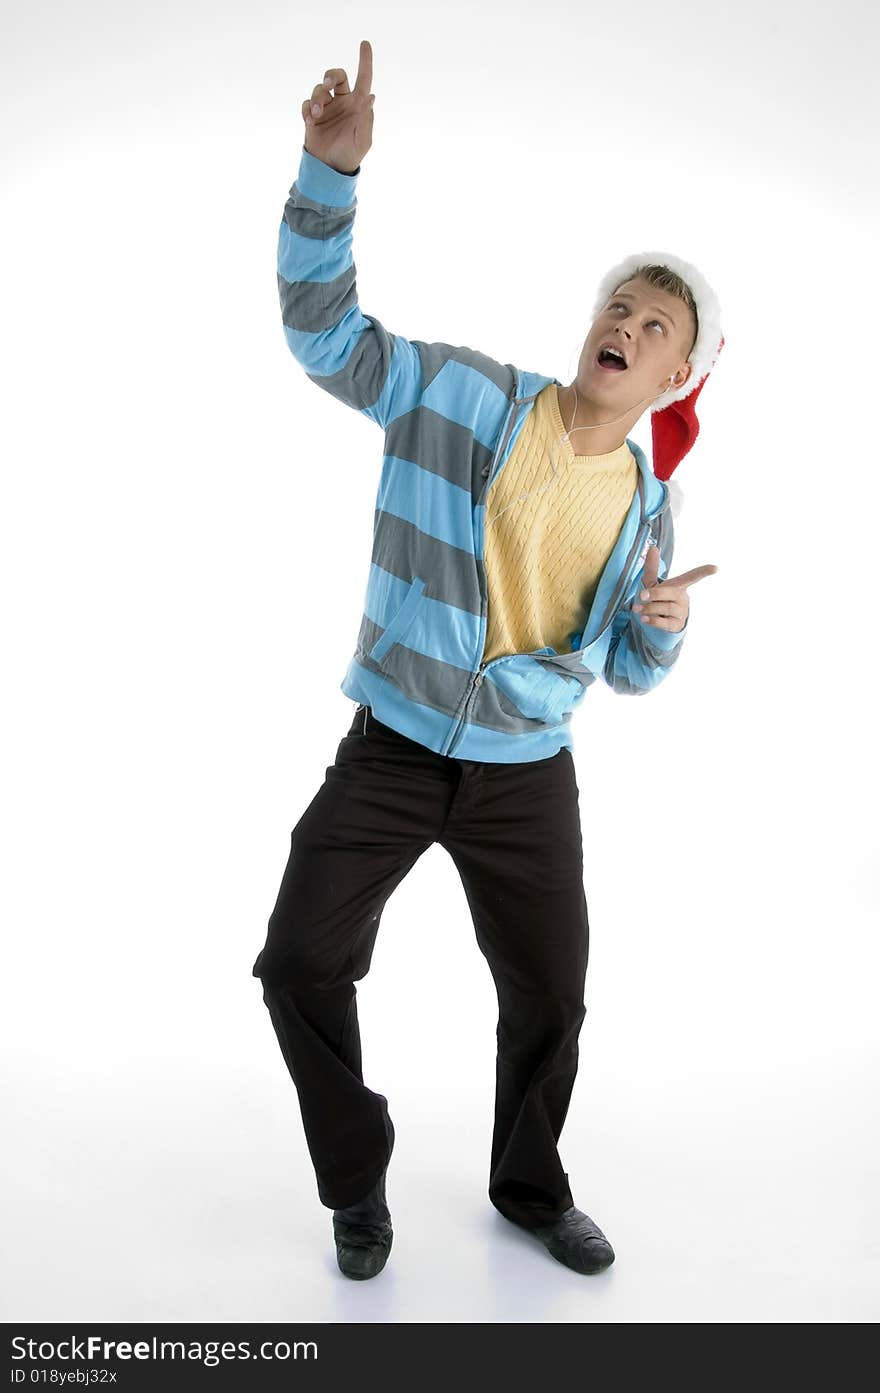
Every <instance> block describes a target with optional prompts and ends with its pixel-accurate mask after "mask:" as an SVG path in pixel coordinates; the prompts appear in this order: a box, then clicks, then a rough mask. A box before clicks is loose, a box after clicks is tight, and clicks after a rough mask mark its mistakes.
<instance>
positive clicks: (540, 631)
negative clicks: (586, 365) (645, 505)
mask: <svg viewBox="0 0 880 1393" xmlns="http://www.w3.org/2000/svg"><path fill="white" fill-rule="evenodd" d="M565 430H566V426H565V425H563V422H562V417H561V415H560V412H559V397H558V393H557V388H556V383H555V382H551V383H549V384H548V385H547V386H546V387H545V388H544V389H543V391H542V392H541V393H540V394H539V396H538V398H537V400H536V401H535V404H534V406H533V408H532V410H531V411H530V412H529V415H528V417H527V419H526V422H525V424H524V426H523V428H522V430H521V431H520V433H519V435H518V437H517V440H516V443H515V445H514V447H513V450H512V451H511V453H510V457H509V458H508V460H507V463H506V464H505V465H504V467H503V469H502V470H501V472H500V474H498V475H496V477H495V478H494V479H493V480H492V484H491V486H490V488H489V491H488V493H487V495H486V520H485V521H486V526H485V543H484V560H485V566H486V577H487V581H488V587H489V608H488V619H487V631H486V649H485V653H484V656H483V661H484V662H488V661H489V660H490V659H491V658H500V657H501V656H502V655H503V654H505V653H531V652H533V651H534V650H535V649H536V648H544V647H547V646H548V645H549V646H550V647H552V648H555V649H556V651H557V652H558V653H570V652H571V639H572V635H574V634H577V633H580V631H581V629H582V628H583V626H584V623H585V622H586V617H587V614H588V612H589V608H590V605H591V603H592V600H593V596H594V594H595V592H596V586H597V585H598V583H599V577H600V576H601V574H602V571H603V569H604V567H605V563H606V561H607V560H608V557H609V556H610V555H611V552H612V550H613V548H614V544H615V542H616V541H617V538H618V536H619V535H620V529H621V527H622V525H623V520H624V518H625V517H626V514H627V510H628V509H629V506H630V504H631V502H632V498H633V494H634V493H635V490H636V486H637V482H638V471H639V466H638V464H637V463H636V459H635V456H634V455H633V453H632V451H631V450H630V448H629V446H628V445H627V444H626V441H624V443H623V444H622V445H620V446H618V448H617V449H616V450H612V451H611V452H610V453H609V454H605V455H576V454H575V453H574V449H573V447H572V445H571V443H570V442H568V441H562V440H561V439H560V437H561V436H562V434H563V432H564V431H565ZM574 438H575V440H576V441H577V440H588V439H589V435H588V433H587V432H584V433H583V434H582V435H575V437H574ZM520 494H527V495H528V497H526V498H524V499H521V498H520Z"/></svg>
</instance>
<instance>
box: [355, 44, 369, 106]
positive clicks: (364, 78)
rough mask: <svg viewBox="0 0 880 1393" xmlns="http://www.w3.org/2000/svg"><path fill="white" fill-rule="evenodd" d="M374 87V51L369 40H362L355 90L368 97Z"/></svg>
mask: <svg viewBox="0 0 880 1393" xmlns="http://www.w3.org/2000/svg"><path fill="white" fill-rule="evenodd" d="M372 85H373V50H372V47H371V45H370V41H369V39H361V47H360V54H359V56H358V75H357V81H356V82H355V84H354V90H355V91H356V92H359V93H360V95H361V96H363V97H368V96H369V95H370V88H371V87H372Z"/></svg>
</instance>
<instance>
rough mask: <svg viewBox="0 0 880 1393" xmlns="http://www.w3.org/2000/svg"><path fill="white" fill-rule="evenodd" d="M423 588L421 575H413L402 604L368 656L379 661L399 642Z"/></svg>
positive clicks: (407, 627)
mask: <svg viewBox="0 0 880 1393" xmlns="http://www.w3.org/2000/svg"><path fill="white" fill-rule="evenodd" d="M424 589H425V582H424V580H422V578H421V576H415V577H414V579H413V580H412V581H410V586H409V589H408V590H407V592H406V595H405V597H404V600H403V604H402V605H401V606H400V608H399V610H398V611H397V613H396V614H395V615H394V617H393V618H392V619H391V620H390V622H389V623H388V624H387V625H386V627H385V629H384V631H383V633H382V634H381V635H380V636H379V638H377V639H376V642H375V643H374V644H373V646H372V648H371V649H370V657H371V658H372V659H373V660H374V661H375V662H377V663H381V661H382V659H383V658H384V657H385V654H386V653H387V652H388V650H389V648H391V647H392V645H393V644H395V643H399V642H400V640H401V639H402V638H403V636H404V634H405V633H406V631H407V630H408V629H409V627H410V625H411V624H412V622H413V619H414V618H415V616H416V611H417V610H418V608H419V605H420V604H421V602H422V592H423V591H424Z"/></svg>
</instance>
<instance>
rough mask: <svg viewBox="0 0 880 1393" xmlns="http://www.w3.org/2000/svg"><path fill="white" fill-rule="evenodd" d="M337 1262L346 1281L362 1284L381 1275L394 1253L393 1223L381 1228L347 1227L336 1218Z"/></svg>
mask: <svg viewBox="0 0 880 1393" xmlns="http://www.w3.org/2000/svg"><path fill="white" fill-rule="evenodd" d="M333 1237H334V1238H335V1240H336V1261H337V1263H338V1264H339V1270H340V1272H343V1273H344V1274H345V1276H346V1277H353V1278H354V1279H355V1280H356V1281H362V1280H363V1279H364V1278H366V1277H375V1276H376V1275H377V1273H379V1272H381V1271H382V1268H383V1267H384V1266H385V1264H386V1262H387V1261H388V1254H389V1253H390V1252H391V1243H392V1241H393V1238H394V1231H393V1229H392V1227H391V1220H390V1219H386V1220H384V1222H382V1223H379V1224H346V1223H343V1221H342V1220H341V1219H337V1218H336V1215H335V1214H334V1216H333Z"/></svg>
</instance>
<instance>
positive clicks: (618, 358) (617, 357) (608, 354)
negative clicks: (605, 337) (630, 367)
mask: <svg viewBox="0 0 880 1393" xmlns="http://www.w3.org/2000/svg"><path fill="white" fill-rule="evenodd" d="M596 365H597V367H600V368H602V370H603V371H604V372H626V363H625V362H624V360H623V355H622V354H620V353H617V352H615V350H614V349H613V348H600V349H599V352H598V353H597V354H596Z"/></svg>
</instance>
